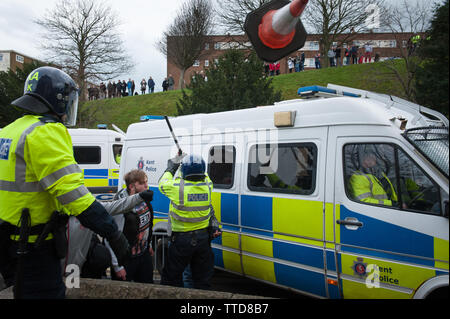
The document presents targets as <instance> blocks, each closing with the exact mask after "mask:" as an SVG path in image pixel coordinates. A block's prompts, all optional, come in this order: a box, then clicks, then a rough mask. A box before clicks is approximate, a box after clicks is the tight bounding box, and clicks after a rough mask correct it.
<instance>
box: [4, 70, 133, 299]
mask: <svg viewBox="0 0 450 319" xmlns="http://www.w3.org/2000/svg"><path fill="white" fill-rule="evenodd" d="M11 104H12V105H14V106H15V107H18V108H21V109H23V110H25V111H27V114H26V115H24V116H23V117H21V118H19V119H17V120H16V121H14V122H13V123H11V124H9V125H8V126H6V127H5V128H3V129H2V130H1V131H0V153H1V156H0V271H1V273H2V275H3V277H4V279H5V282H6V284H7V285H14V294H15V298H64V297H65V286H64V283H63V281H62V270H61V265H60V258H61V257H63V256H64V254H65V253H66V251H64V249H65V247H66V246H67V245H66V244H65V242H64V241H65V228H64V227H65V225H66V224H65V222H64V221H67V219H65V217H67V216H68V215H72V216H76V217H77V218H78V219H79V221H80V222H81V224H82V225H83V226H85V227H87V228H89V229H91V230H93V231H94V232H96V233H97V234H99V235H100V236H102V237H105V238H107V239H108V240H109V242H110V243H111V247H112V248H113V250H114V252H115V254H116V255H117V256H118V258H119V260H120V261H121V262H124V261H125V260H126V259H127V258H128V256H129V254H130V251H129V246H128V242H127V240H126V239H125V237H124V236H123V234H122V233H121V232H120V231H119V230H118V228H117V225H116V223H115V222H114V220H113V219H112V218H111V216H110V215H109V214H108V213H107V212H106V210H105V208H104V207H103V206H102V205H101V204H100V203H98V202H97V201H96V200H95V198H94V196H93V195H92V194H91V193H90V192H89V191H88V190H87V188H86V187H85V186H84V181H83V174H82V171H81V170H80V168H79V167H78V165H77V163H76V162H75V159H74V157H73V148H72V141H71V138H70V135H69V133H68V131H67V128H66V127H65V126H73V125H75V123H76V116H77V108H78V89H77V85H76V84H75V82H74V81H73V80H72V79H71V78H70V76H68V75H67V74H66V73H65V72H63V71H61V70H59V69H56V68H52V67H41V68H38V69H36V70H34V71H33V72H31V73H30V75H29V76H28V78H27V80H26V82H25V87H24V95H23V96H22V97H20V98H18V99H17V100H15V101H13V102H12V103H11Z"/></svg>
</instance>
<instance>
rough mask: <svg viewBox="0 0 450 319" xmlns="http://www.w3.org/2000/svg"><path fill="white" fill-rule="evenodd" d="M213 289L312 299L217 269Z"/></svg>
mask: <svg viewBox="0 0 450 319" xmlns="http://www.w3.org/2000/svg"><path fill="white" fill-rule="evenodd" d="M211 285H212V290H217V291H226V292H233V293H240V294H245V295H256V296H263V297H272V298H285V299H311V297H309V296H305V295H302V294H300V293H297V292H294V291H291V290H287V289H283V288H279V287H275V286H272V285H269V284H265V283H263V282H260V281H256V280H252V279H250V278H245V277H242V276H238V275H235V274H232V273H229V272H226V271H223V270H219V269H215V270H214V277H213V278H212V281H211Z"/></svg>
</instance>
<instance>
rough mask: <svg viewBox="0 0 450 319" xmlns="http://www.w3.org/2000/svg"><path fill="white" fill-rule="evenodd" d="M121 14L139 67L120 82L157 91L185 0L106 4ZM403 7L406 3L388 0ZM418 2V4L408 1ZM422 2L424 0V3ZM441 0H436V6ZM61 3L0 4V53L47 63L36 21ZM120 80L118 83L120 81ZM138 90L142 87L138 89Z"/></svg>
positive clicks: (23, 0)
mask: <svg viewBox="0 0 450 319" xmlns="http://www.w3.org/2000/svg"><path fill="white" fill-rule="evenodd" d="M104 1H105V2H106V3H107V4H109V5H110V6H111V7H112V9H113V10H114V11H116V12H117V14H118V16H119V17H120V20H121V22H122V24H121V26H120V27H119V30H118V31H119V32H120V33H121V35H122V40H123V41H124V46H125V48H126V49H127V50H128V52H129V54H130V56H131V60H132V62H133V63H135V65H136V67H135V68H134V70H132V71H131V72H130V74H124V75H123V76H121V77H120V79H125V80H127V81H128V79H129V78H131V79H133V80H134V81H135V82H136V83H140V81H141V80H142V78H145V79H146V80H147V79H148V77H149V76H152V77H153V79H154V80H155V82H156V88H155V90H156V91H161V90H162V88H161V84H162V81H163V80H164V77H165V76H166V70H167V63H166V58H165V56H164V55H163V54H162V53H160V52H159V51H158V50H157V49H156V48H155V43H156V42H157V41H158V40H159V39H160V38H161V35H162V33H163V32H164V31H165V30H166V29H167V27H168V26H169V25H170V24H171V23H172V22H173V20H174V18H175V15H176V12H177V11H178V10H179V7H180V6H181V4H182V2H183V0H104ZM386 1H387V2H388V3H392V4H395V3H399V2H401V1H402V0H386ZM407 1H408V2H409V1H412V2H414V1H417V0H407ZM420 1H421V0H420ZM434 1H437V0H432V1H431V2H434ZM57 2H58V0H12V1H6V0H0V50H14V51H18V52H20V53H22V54H24V55H27V56H30V57H34V58H37V59H40V60H46V58H45V56H44V53H43V52H42V51H41V50H40V49H39V41H40V34H41V33H42V29H41V28H40V27H39V26H37V25H36V24H34V23H33V20H35V19H37V18H42V17H43V16H44V14H45V13H46V11H48V10H52V9H53V8H54V7H55V4H56V3H57ZM116 80H118V79H116ZM137 87H138V86H137Z"/></svg>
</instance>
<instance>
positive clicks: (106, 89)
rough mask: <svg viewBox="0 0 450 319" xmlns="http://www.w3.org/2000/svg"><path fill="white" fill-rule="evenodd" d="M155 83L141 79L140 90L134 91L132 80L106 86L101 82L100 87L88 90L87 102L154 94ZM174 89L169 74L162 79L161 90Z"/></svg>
mask: <svg viewBox="0 0 450 319" xmlns="http://www.w3.org/2000/svg"><path fill="white" fill-rule="evenodd" d="M155 85H156V83H155V81H154V80H153V78H152V77H151V76H150V77H149V78H148V80H145V78H143V79H142V80H141V82H140V83H139V87H138V88H140V90H139V92H140V93H138V90H136V83H135V82H134V80H132V79H128V82H126V81H125V80H122V81H121V80H118V81H117V83H116V81H112V82H111V81H109V82H108V83H107V84H106V83H104V82H101V83H100V85H99V86H98V87H97V86H94V85H92V86H91V87H89V88H88V95H89V100H98V99H111V98H117V97H125V96H133V95H139V94H141V95H144V94H146V93H147V94H151V93H154V92H155ZM174 88H175V80H174V78H173V76H172V74H169V76H168V77H166V78H165V79H164V81H163V82H162V89H163V92H164V91H168V90H173V89H174Z"/></svg>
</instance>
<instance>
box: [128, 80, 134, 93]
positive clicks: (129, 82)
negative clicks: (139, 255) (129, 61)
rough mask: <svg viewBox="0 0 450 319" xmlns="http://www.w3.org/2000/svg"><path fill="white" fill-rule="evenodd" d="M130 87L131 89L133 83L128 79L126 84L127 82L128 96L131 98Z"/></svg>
mask: <svg viewBox="0 0 450 319" xmlns="http://www.w3.org/2000/svg"><path fill="white" fill-rule="evenodd" d="M132 87H133V82H131V79H128V82H127V88H128V96H133V92H132V90H131V89H132Z"/></svg>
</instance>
